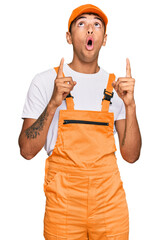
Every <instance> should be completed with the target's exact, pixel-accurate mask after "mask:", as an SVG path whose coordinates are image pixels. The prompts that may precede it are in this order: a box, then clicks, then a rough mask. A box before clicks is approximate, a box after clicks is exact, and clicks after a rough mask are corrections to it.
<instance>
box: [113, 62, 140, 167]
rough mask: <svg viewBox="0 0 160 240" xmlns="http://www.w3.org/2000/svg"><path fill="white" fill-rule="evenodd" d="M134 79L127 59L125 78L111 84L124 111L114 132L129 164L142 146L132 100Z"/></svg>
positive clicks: (135, 157) (137, 157) (138, 153)
mask: <svg viewBox="0 0 160 240" xmlns="http://www.w3.org/2000/svg"><path fill="white" fill-rule="evenodd" d="M134 85H135V79H133V78H132V77H131V68H130V62H129V59H127V61H126V77H124V78H118V80H117V81H116V82H114V83H113V86H114V88H115V90H116V91H117V94H118V95H119V97H120V98H121V99H122V100H123V102H124V104H125V109H126V119H123V120H118V121H116V130H117V132H118V137H119V143H120V144H119V145H120V151H121V155H122V157H123V158H124V159H125V160H126V161H127V162H130V163H134V162H135V161H137V160H138V159H139V156H140V150H141V145H142V140H141V134H140V129H139V125H138V121H137V117H136V104H135V100H134Z"/></svg>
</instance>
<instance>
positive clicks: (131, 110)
mask: <svg viewBox="0 0 160 240" xmlns="http://www.w3.org/2000/svg"><path fill="white" fill-rule="evenodd" d="M125 108H126V113H127V114H135V113H136V104H135V102H133V103H132V104H129V105H125Z"/></svg>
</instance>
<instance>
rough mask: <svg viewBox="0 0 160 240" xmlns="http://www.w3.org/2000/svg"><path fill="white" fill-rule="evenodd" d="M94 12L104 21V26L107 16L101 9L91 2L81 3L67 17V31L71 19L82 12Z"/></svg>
mask: <svg viewBox="0 0 160 240" xmlns="http://www.w3.org/2000/svg"><path fill="white" fill-rule="evenodd" d="M89 12H91V13H96V14H98V15H99V16H100V17H101V18H102V19H103V21H104V23H105V27H106V26H107V23H108V18H107V16H106V15H105V13H104V12H102V10H101V9H100V8H98V7H96V6H94V5H92V4H85V5H81V6H79V7H77V8H75V9H74V10H73V11H72V14H71V16H70V18H69V21H68V31H69V29H70V25H71V23H72V21H73V20H74V19H75V18H76V17H78V16H79V15H81V14H83V13H89Z"/></svg>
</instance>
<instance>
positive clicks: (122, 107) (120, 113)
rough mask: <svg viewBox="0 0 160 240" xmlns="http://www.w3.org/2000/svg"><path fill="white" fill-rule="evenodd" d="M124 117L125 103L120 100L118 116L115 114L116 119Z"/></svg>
mask: <svg viewBox="0 0 160 240" xmlns="http://www.w3.org/2000/svg"><path fill="white" fill-rule="evenodd" d="M125 118H126V110H125V105H124V102H123V101H121V108H120V111H119V113H118V116H117V119H116V120H120V119H125Z"/></svg>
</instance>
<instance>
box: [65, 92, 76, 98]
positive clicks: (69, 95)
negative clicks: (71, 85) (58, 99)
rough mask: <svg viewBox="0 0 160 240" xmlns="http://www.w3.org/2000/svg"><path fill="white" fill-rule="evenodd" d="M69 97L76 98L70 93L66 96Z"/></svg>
mask: <svg viewBox="0 0 160 240" xmlns="http://www.w3.org/2000/svg"><path fill="white" fill-rule="evenodd" d="M69 97H72V98H74V97H73V96H72V95H71V94H70V93H69V94H68V95H67V96H66V98H69ZM66 98H65V99H66Z"/></svg>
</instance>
